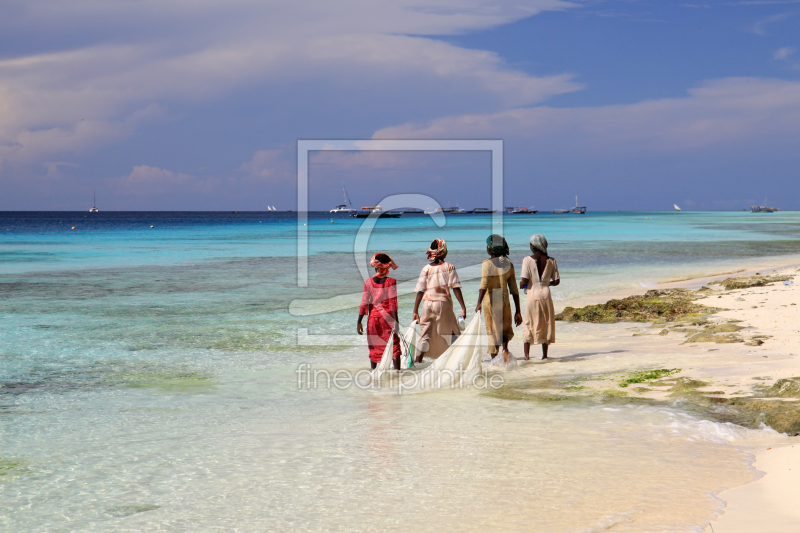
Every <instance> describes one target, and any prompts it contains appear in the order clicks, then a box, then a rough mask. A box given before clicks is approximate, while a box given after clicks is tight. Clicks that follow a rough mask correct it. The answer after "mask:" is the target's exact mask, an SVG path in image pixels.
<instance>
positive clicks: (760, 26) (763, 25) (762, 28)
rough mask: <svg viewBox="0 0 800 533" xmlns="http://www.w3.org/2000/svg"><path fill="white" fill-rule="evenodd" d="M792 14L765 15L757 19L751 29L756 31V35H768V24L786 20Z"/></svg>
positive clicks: (753, 31)
mask: <svg viewBox="0 0 800 533" xmlns="http://www.w3.org/2000/svg"><path fill="white" fill-rule="evenodd" d="M791 16H792V13H778V14H777V15H771V16H769V17H765V18H763V19H761V20H758V21H756V23H755V24H753V26H751V27H750V31H751V32H752V33H755V34H756V35H766V34H767V27H768V26H770V25H771V24H775V23H776V22H780V21H782V20H786V19H787V18H789V17H791Z"/></svg>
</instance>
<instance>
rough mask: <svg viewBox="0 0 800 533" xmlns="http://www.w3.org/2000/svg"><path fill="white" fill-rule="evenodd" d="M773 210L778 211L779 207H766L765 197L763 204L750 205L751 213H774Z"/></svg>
mask: <svg viewBox="0 0 800 533" xmlns="http://www.w3.org/2000/svg"><path fill="white" fill-rule="evenodd" d="M775 211H780V209H778V208H777V207H768V206H767V199H766V198H764V205H751V206H750V212H751V213H774V212H775Z"/></svg>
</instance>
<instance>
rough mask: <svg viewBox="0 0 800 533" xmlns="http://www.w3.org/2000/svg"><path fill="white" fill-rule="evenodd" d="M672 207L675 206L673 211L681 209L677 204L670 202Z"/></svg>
mask: <svg viewBox="0 0 800 533" xmlns="http://www.w3.org/2000/svg"><path fill="white" fill-rule="evenodd" d="M672 207H674V208H675V211H680V210H681V208H680V207H678V204H672Z"/></svg>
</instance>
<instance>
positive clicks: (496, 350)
mask: <svg viewBox="0 0 800 533" xmlns="http://www.w3.org/2000/svg"><path fill="white" fill-rule="evenodd" d="M494 349H495V352H494V353H490V354H489V355H491V356H492V359H494V358H495V357H497V352H499V351H500V345H499V344H496V345H495V347H494Z"/></svg>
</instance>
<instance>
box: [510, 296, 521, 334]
mask: <svg viewBox="0 0 800 533" xmlns="http://www.w3.org/2000/svg"><path fill="white" fill-rule="evenodd" d="M511 296H512V297H513V298H514V309H515V311H514V325H515V326H519V325H520V324H522V313H521V312H520V310H519V294H512V295H511Z"/></svg>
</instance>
